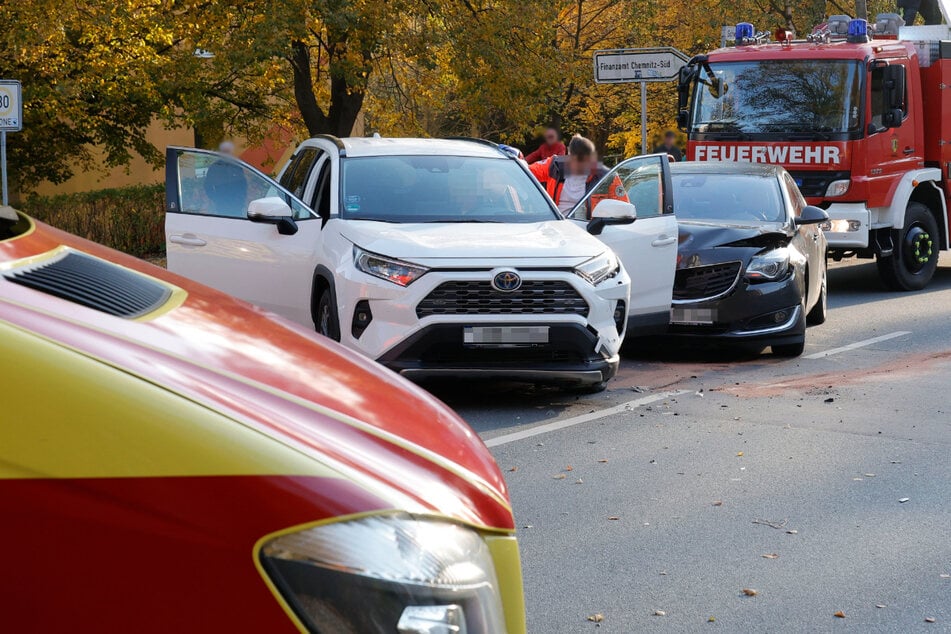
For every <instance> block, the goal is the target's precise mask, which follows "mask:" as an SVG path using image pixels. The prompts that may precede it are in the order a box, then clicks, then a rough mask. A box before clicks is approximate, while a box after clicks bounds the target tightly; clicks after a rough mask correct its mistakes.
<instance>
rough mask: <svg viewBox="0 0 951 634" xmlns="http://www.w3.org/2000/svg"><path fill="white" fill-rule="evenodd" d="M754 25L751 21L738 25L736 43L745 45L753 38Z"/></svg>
mask: <svg viewBox="0 0 951 634" xmlns="http://www.w3.org/2000/svg"><path fill="white" fill-rule="evenodd" d="M753 33H754V30H753V25H752V24H750V23H749V22H740V23H739V24H737V25H736V31H735V38H736V42H735V43H736V45H737V46H743V44H745V43H746V41H747V40H751V39H753Z"/></svg>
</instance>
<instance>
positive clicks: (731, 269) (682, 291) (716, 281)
mask: <svg viewBox="0 0 951 634" xmlns="http://www.w3.org/2000/svg"><path fill="white" fill-rule="evenodd" d="M740 266H741V265H740V263H739V262H726V263H724V264H712V265H710V266H696V267H692V268H689V269H679V270H678V271H677V274H676V275H675V276H674V301H691V300H702V299H709V298H712V297H716V296H717V295H721V294H723V293H725V292H727V291H728V290H730V288H731V287H732V286H733V284H734V283H735V282H736V278H737V276H738V275H739V274H740Z"/></svg>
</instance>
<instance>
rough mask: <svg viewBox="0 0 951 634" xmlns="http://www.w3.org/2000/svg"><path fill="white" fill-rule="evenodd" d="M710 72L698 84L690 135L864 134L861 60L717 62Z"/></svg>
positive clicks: (816, 136) (819, 137)
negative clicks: (862, 125)
mask: <svg viewBox="0 0 951 634" xmlns="http://www.w3.org/2000/svg"><path fill="white" fill-rule="evenodd" d="M709 70H710V71H712V73H713V74H712V76H711V74H710V72H709V71H708V70H707V69H701V71H700V74H699V77H698V79H697V83H696V85H695V96H694V100H693V112H692V117H691V129H690V132H691V133H697V134H699V135H702V136H703V137H705V138H710V139H717V138H747V136H748V135H758V136H761V137H777V136H779V137H788V135H794V138H811V139H815V140H834V139H842V138H844V137H847V136H848V135H849V133H851V132H858V131H859V130H860V129H861V112H862V108H861V105H862V99H861V92H860V90H861V87H862V75H863V69H862V65H861V63H860V62H859V61H853V60H774V59H769V60H758V61H749V62H745V61H744V62H721V63H716V62H713V63H711V64H710V68H709Z"/></svg>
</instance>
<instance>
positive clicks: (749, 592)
mask: <svg viewBox="0 0 951 634" xmlns="http://www.w3.org/2000/svg"><path fill="white" fill-rule="evenodd" d="M742 592H743V594H745V595H746V596H748V597H755V596H756V595H758V594H759V590H754V589H753V588H743V590H742Z"/></svg>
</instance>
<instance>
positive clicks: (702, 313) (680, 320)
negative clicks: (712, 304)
mask: <svg viewBox="0 0 951 634" xmlns="http://www.w3.org/2000/svg"><path fill="white" fill-rule="evenodd" d="M716 319H717V311H716V309H714V308H671V309H670V323H672V324H680V325H683V326H703V325H707V324H712V323H713V322H714V321H716Z"/></svg>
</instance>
